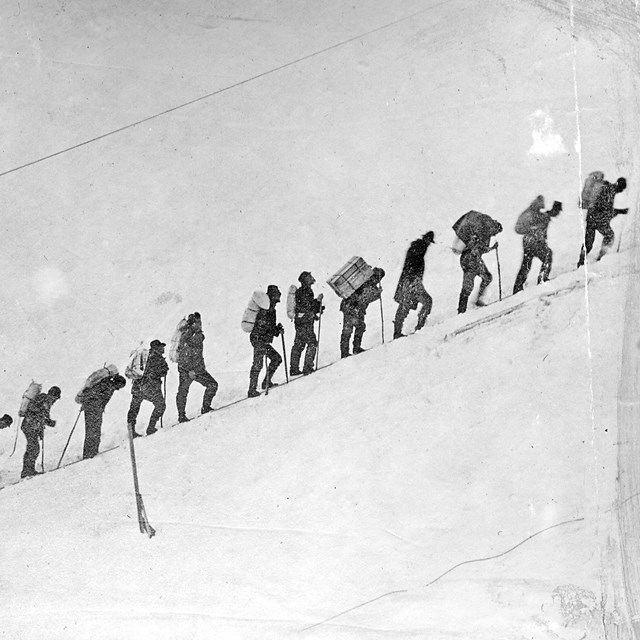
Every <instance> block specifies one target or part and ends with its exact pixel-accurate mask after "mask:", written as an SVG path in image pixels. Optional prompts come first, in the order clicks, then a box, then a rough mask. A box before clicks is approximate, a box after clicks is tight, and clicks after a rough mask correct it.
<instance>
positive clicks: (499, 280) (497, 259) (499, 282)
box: [496, 243, 502, 300]
mask: <svg viewBox="0 0 640 640" xmlns="http://www.w3.org/2000/svg"><path fill="white" fill-rule="evenodd" d="M496 262H497V263H498V295H499V296H500V300H502V275H501V273H500V255H499V254H498V244H497V243H496Z"/></svg>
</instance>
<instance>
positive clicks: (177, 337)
mask: <svg viewBox="0 0 640 640" xmlns="http://www.w3.org/2000/svg"><path fill="white" fill-rule="evenodd" d="M186 327H187V319H186V318H182V320H180V322H178V326H177V327H176V330H175V331H174V332H173V336H171V345H170V347H169V360H171V362H178V355H179V352H180V342H181V341H182V333H183V331H184V330H185V328H186Z"/></svg>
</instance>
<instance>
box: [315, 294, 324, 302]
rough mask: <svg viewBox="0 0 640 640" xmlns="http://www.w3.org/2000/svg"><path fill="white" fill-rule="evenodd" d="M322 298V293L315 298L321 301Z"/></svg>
mask: <svg viewBox="0 0 640 640" xmlns="http://www.w3.org/2000/svg"><path fill="white" fill-rule="evenodd" d="M322 298H324V293H321V294H320V295H319V296H318V297H317V298H316V299H317V300H318V302H322Z"/></svg>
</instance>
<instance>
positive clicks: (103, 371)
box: [75, 364, 118, 404]
mask: <svg viewBox="0 0 640 640" xmlns="http://www.w3.org/2000/svg"><path fill="white" fill-rule="evenodd" d="M117 375H118V367H116V365H115V364H105V365H104V367H101V368H100V369H96V370H95V371H94V372H93V373H92V374H91V375H90V376H89V377H88V378H87V380H86V382H85V383H84V385H83V387H82V389H80V391H78V393H77V394H76V398H75V400H76V402H77V403H78V404H82V401H83V394H84V392H85V391H86V390H87V389H91V387H93V386H95V385H96V384H98V382H100V381H101V380H104V379H105V378H111V377H112V376H117Z"/></svg>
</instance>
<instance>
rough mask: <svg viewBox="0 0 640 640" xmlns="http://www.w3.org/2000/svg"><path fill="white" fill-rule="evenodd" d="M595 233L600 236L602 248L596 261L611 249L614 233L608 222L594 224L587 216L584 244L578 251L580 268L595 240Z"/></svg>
mask: <svg viewBox="0 0 640 640" xmlns="http://www.w3.org/2000/svg"><path fill="white" fill-rule="evenodd" d="M596 231H598V232H599V233H601V234H602V248H601V249H600V253H599V255H598V260H600V258H602V256H604V254H605V253H607V251H608V250H609V249H610V248H611V246H612V245H613V242H614V240H615V237H616V236H615V233H614V232H613V229H612V228H611V223H610V222H599V223H595V222H592V221H590V220H589V216H588V215H587V228H586V230H585V234H584V244H583V245H582V249H581V250H580V258H579V259H578V266H579V267H581V266H582V265H583V264H584V260H585V258H586V256H587V254H588V253H589V252H590V251H591V249H593V243H594V242H595V240H596Z"/></svg>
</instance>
